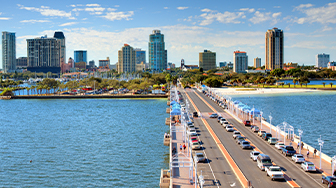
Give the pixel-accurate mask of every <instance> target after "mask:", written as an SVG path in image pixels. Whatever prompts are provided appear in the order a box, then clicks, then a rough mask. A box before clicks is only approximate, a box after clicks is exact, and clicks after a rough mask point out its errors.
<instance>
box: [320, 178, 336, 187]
mask: <svg viewBox="0 0 336 188" xmlns="http://www.w3.org/2000/svg"><path fill="white" fill-rule="evenodd" d="M322 184H327V185H328V187H336V176H322Z"/></svg>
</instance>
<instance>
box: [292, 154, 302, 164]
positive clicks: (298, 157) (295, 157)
mask: <svg viewBox="0 0 336 188" xmlns="http://www.w3.org/2000/svg"><path fill="white" fill-rule="evenodd" d="M292 160H293V161H294V162H295V163H304V162H305V158H304V157H303V155H302V154H294V155H293V156H292Z"/></svg>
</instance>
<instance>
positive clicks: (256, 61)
mask: <svg viewBox="0 0 336 188" xmlns="http://www.w3.org/2000/svg"><path fill="white" fill-rule="evenodd" d="M253 66H254V68H259V67H261V58H260V57H256V58H254V59H253Z"/></svg>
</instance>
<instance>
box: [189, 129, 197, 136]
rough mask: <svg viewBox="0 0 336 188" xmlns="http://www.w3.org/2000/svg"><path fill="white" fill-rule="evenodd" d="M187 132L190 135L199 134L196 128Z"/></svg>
mask: <svg viewBox="0 0 336 188" xmlns="http://www.w3.org/2000/svg"><path fill="white" fill-rule="evenodd" d="M187 134H188V135H190V136H197V133H196V130H195V129H191V130H188V131H187Z"/></svg>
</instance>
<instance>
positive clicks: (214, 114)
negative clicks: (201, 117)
mask: <svg viewBox="0 0 336 188" xmlns="http://www.w3.org/2000/svg"><path fill="white" fill-rule="evenodd" d="M217 117H218V115H217V114H216V113H213V114H211V115H210V118H217Z"/></svg>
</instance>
